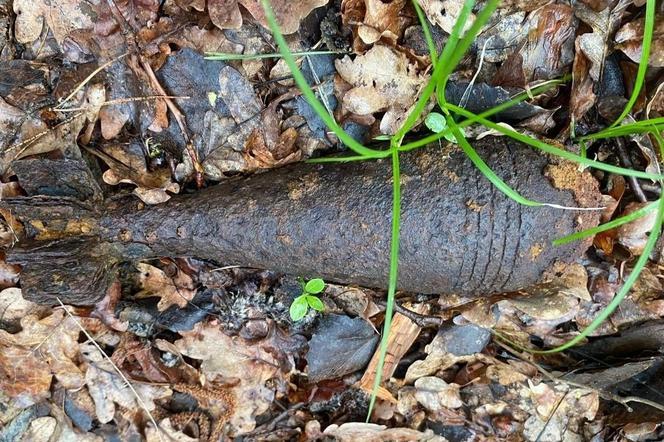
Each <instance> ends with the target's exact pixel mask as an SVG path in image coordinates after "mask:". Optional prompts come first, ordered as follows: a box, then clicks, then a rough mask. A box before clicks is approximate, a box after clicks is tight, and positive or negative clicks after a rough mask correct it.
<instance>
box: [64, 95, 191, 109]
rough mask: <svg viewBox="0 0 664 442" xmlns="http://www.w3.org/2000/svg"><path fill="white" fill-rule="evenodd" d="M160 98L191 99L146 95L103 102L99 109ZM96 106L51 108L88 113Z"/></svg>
mask: <svg viewBox="0 0 664 442" xmlns="http://www.w3.org/2000/svg"><path fill="white" fill-rule="evenodd" d="M162 98H177V99H179V100H182V99H183V100H188V99H189V98H191V97H187V96H177V95H173V96H168V97H164V96H163V95H147V96H145V97H128V98H116V99H115V100H109V101H105V102H103V103H102V104H101V106H99V107H104V106H114V105H116V104H124V103H130V102H133V101H147V100H156V99H162ZM96 108H97V106H85V107H68V108H66V109H56V108H53V110H54V111H57V112H74V111H88V110H93V109H96Z"/></svg>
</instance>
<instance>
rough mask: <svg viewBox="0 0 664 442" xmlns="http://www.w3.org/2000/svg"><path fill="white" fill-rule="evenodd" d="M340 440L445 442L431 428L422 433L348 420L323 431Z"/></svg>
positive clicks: (352, 441) (350, 441) (353, 441)
mask: <svg viewBox="0 0 664 442" xmlns="http://www.w3.org/2000/svg"><path fill="white" fill-rule="evenodd" d="M323 434H325V435H326V436H330V437H333V438H334V440H337V441H339V442H355V441H358V440H361V441H365V442H388V441H401V442H408V441H412V442H415V441H418V442H445V441H447V439H445V438H444V437H442V436H437V435H436V434H434V433H433V431H431V430H427V431H426V432H424V433H422V432H420V431H417V430H412V429H410V428H387V427H386V426H385V425H378V424H370V423H364V422H347V423H345V424H341V425H337V424H334V425H330V426H329V427H327V428H326V429H325V431H324V432H323Z"/></svg>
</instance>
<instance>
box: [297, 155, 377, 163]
mask: <svg viewBox="0 0 664 442" xmlns="http://www.w3.org/2000/svg"><path fill="white" fill-rule="evenodd" d="M376 159H378V158H373V157H365V156H362V155H349V156H345V157H323V158H311V159H308V160H306V161H305V163H311V164H320V163H349V162H352V161H367V160H376Z"/></svg>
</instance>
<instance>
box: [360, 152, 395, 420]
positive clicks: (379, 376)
mask: <svg viewBox="0 0 664 442" xmlns="http://www.w3.org/2000/svg"><path fill="white" fill-rule="evenodd" d="M391 152H392V233H391V238H390V275H389V282H388V288H387V304H386V306H385V323H384V324H383V336H382V338H381V340H380V354H379V358H378V365H377V366H376V373H375V377H374V383H373V388H372V390H371V399H370V401H369V411H368V413H367V422H368V421H369V419H370V418H371V413H372V411H373V409H374V406H375V405H376V397H377V394H378V389H379V388H380V384H381V382H382V380H383V368H384V367H385V356H386V355H387V344H388V338H389V335H390V328H391V327H392V315H393V311H394V299H395V294H396V291H397V278H398V268H399V232H400V223H401V171H400V168H399V151H398V150H397V149H395V148H393V149H391Z"/></svg>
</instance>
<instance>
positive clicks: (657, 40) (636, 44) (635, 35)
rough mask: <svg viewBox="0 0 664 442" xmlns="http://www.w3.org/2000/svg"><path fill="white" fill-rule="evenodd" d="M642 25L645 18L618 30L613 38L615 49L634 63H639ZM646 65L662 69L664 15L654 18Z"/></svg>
mask: <svg viewBox="0 0 664 442" xmlns="http://www.w3.org/2000/svg"><path fill="white" fill-rule="evenodd" d="M644 25H645V18H643V17H641V18H639V19H636V20H632V21H630V22H628V23H626V24H625V25H624V26H623V27H622V28H620V30H619V31H618V33H617V34H616V36H615V42H616V47H617V48H618V49H620V50H621V51H623V52H624V53H625V54H626V55H627V56H628V57H629V58H631V59H632V61H634V62H635V63H639V62H640V61H641V51H642V47H643V30H644ZM648 64H649V65H650V66H653V67H664V14H657V15H656V16H655V28H654V30H653V36H652V45H651V46H650V58H649V59H648Z"/></svg>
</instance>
